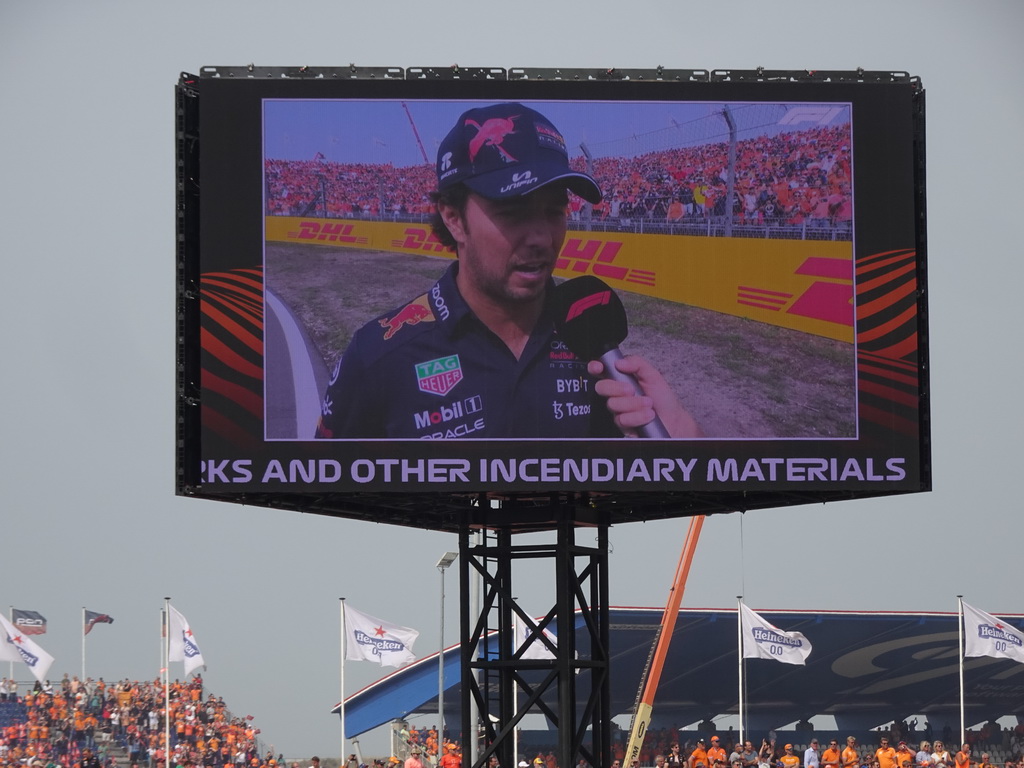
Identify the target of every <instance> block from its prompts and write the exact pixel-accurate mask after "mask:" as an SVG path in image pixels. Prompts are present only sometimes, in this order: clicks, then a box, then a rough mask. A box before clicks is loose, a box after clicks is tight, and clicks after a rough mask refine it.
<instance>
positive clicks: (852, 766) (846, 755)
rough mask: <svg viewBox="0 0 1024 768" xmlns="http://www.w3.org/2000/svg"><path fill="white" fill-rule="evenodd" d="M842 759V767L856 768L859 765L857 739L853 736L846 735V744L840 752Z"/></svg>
mask: <svg viewBox="0 0 1024 768" xmlns="http://www.w3.org/2000/svg"><path fill="white" fill-rule="evenodd" d="M840 758H841V759H842V761H843V764H842V768H858V766H860V752H858V751H857V739H855V738H854V737H853V736H847V737H846V746H845V747H843V751H842V753H841V754H840Z"/></svg>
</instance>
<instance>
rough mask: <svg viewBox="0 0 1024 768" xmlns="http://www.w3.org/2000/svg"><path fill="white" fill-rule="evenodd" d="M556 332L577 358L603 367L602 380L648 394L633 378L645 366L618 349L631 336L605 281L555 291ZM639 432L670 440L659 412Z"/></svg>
mask: <svg viewBox="0 0 1024 768" xmlns="http://www.w3.org/2000/svg"><path fill="white" fill-rule="evenodd" d="M555 329H556V330H557V331H558V335H559V336H560V337H561V338H562V340H563V341H564V342H565V344H566V346H568V347H569V349H570V350H572V352H573V354H575V355H576V356H577V357H579V358H581V359H583V360H587V361H590V360H597V361H599V362H600V363H601V365H602V366H603V371H602V372H601V374H600V375H601V376H602V377H603V378H608V379H612V380H614V381H617V382H620V383H623V384H626V385H628V386H629V387H631V388H632V391H633V392H634V393H635V394H637V395H641V396H643V395H646V394H647V393H645V392H644V388H643V387H642V386H641V385H640V382H639V381H638V380H637V377H636V376H634V375H633V372H639V371H640V370H641V369H642V366H641V365H640V363H638V362H635V361H633V360H626V358H625V356H624V355H623V354H622V351H621V350H620V349H619V344H621V343H622V342H623V341H625V339H626V336H627V335H628V334H629V329H628V326H627V322H626V310H625V308H623V306H622V301H621V300H620V299H619V297H618V295H616V293H615V291H613V290H612V289H611V288H610V287H609V286H608V285H607V284H606V283H605V282H604V281H603V280H600V279H598V278H596V277H592V276H590V275H587V276H585V277H577V278H575V279H574V280H567V281H565V282H564V283H562V284H561V285H559V286H558V287H557V288H555ZM620 360H626V362H625V363H624V366H623V367H625V368H626V369H627V370H626V371H621V370H619V368H618V367H617V366H616V363H617V362H618V361H620ZM630 368H632V369H633V372H630V371H629V369H630ZM659 377H660V374H659ZM680 407H681V406H680ZM636 431H637V433H638V434H639V435H640V436H641V437H647V438H655V439H661V440H667V439H669V438H670V437H671V435H670V434H669V432H668V430H667V429H665V425H664V424H663V423H662V421H661V419H660V418H659V417H658V414H657V413H656V412H655V414H654V418H653V419H652V420H651V421H649V422H647V423H646V424H643V425H638V426H637V427H636Z"/></svg>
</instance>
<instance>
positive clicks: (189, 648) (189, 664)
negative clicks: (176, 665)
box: [167, 605, 206, 675]
mask: <svg viewBox="0 0 1024 768" xmlns="http://www.w3.org/2000/svg"><path fill="white" fill-rule="evenodd" d="M167 610H168V611H169V612H170V615H169V616H168V619H169V620H170V628H169V630H168V631H169V632H170V639H169V646H170V648H169V653H168V655H167V660H168V661H182V662H184V663H185V674H186V675H190V674H192V671H193V670H195V669H198V668H202V669H206V662H205V661H203V654H202V652H201V651H200V650H199V643H198V641H197V640H196V636H195V635H194V634H192V628H191V627H189V625H188V622H187V621H186V620H185V617H184V616H182V615H181V614H180V613H179V612H178V610H177V609H176V608H174V607H173V606H171V605H168V606H167Z"/></svg>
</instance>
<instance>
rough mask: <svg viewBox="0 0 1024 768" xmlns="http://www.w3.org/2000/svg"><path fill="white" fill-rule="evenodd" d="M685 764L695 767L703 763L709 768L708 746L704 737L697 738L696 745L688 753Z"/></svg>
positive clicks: (691, 767)
mask: <svg viewBox="0 0 1024 768" xmlns="http://www.w3.org/2000/svg"><path fill="white" fill-rule="evenodd" d="M687 765H688V766H689V768H697V766H698V765H703V766H704V768H710V764H709V763H708V747H707V742H705V741H704V739H697V746H696V747H694V749H693V751H692V752H691V753H690V757H689V758H688V759H687Z"/></svg>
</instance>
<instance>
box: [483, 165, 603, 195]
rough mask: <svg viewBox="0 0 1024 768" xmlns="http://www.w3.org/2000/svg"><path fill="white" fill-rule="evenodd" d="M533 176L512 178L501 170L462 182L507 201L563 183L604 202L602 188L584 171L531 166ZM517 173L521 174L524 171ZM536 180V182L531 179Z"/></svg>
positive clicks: (530, 170)
mask: <svg viewBox="0 0 1024 768" xmlns="http://www.w3.org/2000/svg"><path fill="white" fill-rule="evenodd" d="M529 172H530V174H531V175H530V176H529V177H526V178H523V177H521V176H518V177H517V179H518V180H517V181H516V180H511V181H510V176H509V172H508V171H506V170H504V169H502V170H499V171H494V172H492V173H483V174H480V175H479V176H474V177H473V178H470V179H466V180H464V181H463V183H464V184H465V185H466V186H467V187H469V189H470V190H472V191H473V192H476V193H477V194H478V195H480V196H481V197H486V198H487V199H488V200H508V199H511V198H514V197H524V196H526V195H528V194H530V193H531V192H536V191H537V190H538V189H541V188H542V187H549V186H551V185H552V184H558V183H561V184H562V185H563V186H564V187H565V189H568V190H569V191H570V192H572V193H573V194H575V195H579V196H580V197H582V198H583V199H584V200H586V201H587V202H588V203H593V204H594V205H597V204H598V203H600V202H601V198H602V195H601V188H600V187H599V186H598V185H597V182H596V181H594V180H593V179H592V178H590V177H589V176H588V175H587V174H585V173H577V172H575V171H569V172H566V170H565V166H564V165H563V166H561V167H560V168H547V169H545V168H544V167H539V168H538V167H534V168H531V169H529ZM518 173H520V174H522V173H523V171H519V172H518ZM530 179H533V181H530Z"/></svg>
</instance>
